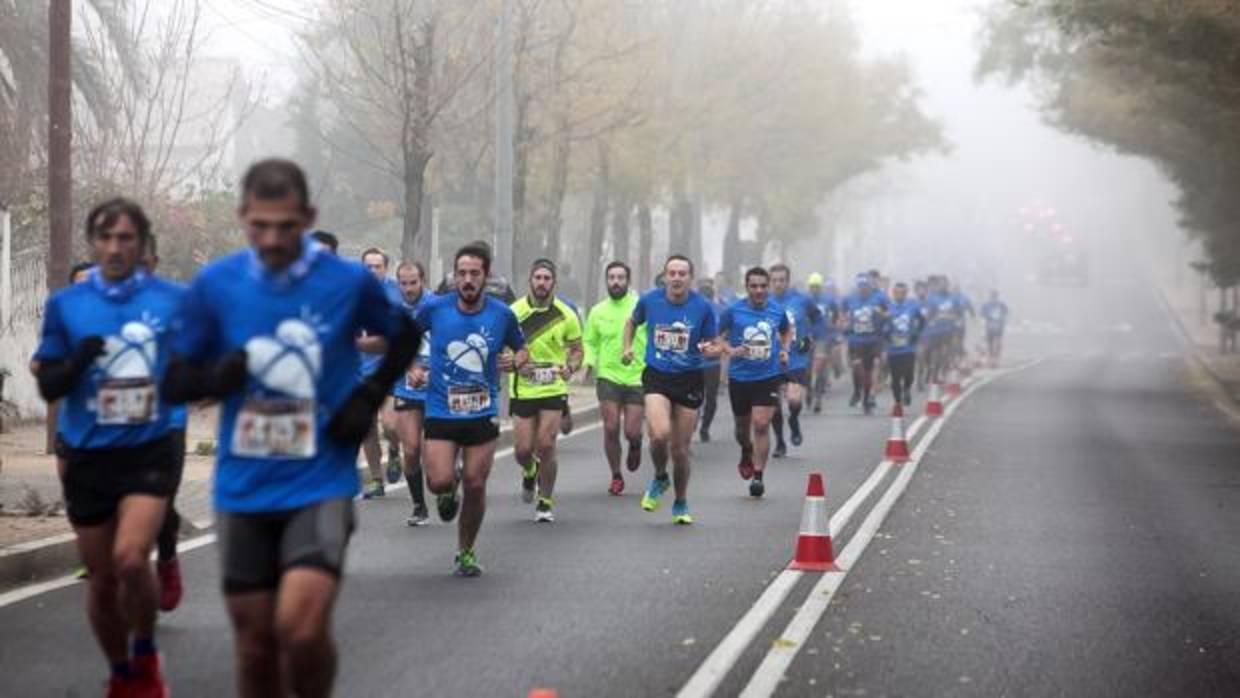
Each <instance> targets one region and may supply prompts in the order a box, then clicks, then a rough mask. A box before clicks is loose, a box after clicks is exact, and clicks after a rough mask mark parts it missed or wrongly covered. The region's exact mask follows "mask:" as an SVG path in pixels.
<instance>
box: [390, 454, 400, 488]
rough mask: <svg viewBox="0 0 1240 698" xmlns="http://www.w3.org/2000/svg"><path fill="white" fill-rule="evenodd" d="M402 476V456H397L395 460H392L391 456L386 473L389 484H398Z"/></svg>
mask: <svg viewBox="0 0 1240 698" xmlns="http://www.w3.org/2000/svg"><path fill="white" fill-rule="evenodd" d="M402 474H403V470H402V469H401V466H400V454H397V455H396V457H395V458H392V457H390V456H389V457H388V462H387V472H386V475H387V481H388V484H389V485H395V484H396V483H398V482H400V476H401V475H402Z"/></svg>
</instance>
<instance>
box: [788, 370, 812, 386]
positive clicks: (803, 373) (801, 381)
mask: <svg viewBox="0 0 1240 698" xmlns="http://www.w3.org/2000/svg"><path fill="white" fill-rule="evenodd" d="M784 382H785V383H797V384H798V385H803V386H805V387H806V388H808V387H809V385H810V383H809V369H808V368H793V369H789V370H787V371H785V372H784Z"/></svg>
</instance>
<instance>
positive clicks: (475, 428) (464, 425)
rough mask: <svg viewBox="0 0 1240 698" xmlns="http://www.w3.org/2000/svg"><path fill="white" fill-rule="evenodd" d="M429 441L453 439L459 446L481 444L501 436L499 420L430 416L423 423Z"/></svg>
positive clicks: (424, 433) (492, 418)
mask: <svg viewBox="0 0 1240 698" xmlns="http://www.w3.org/2000/svg"><path fill="white" fill-rule="evenodd" d="M422 433H423V435H424V436H425V438H426V440H427V441H451V442H453V443H455V444H457V445H458V446H481V445H482V444H485V443H488V442H491V441H494V440H496V439H498V438H499V421H498V420H497V419H495V418H494V417H478V418H476V419H437V418H434V417H428V418H427V419H426V421H425V422H424V423H423V425H422Z"/></svg>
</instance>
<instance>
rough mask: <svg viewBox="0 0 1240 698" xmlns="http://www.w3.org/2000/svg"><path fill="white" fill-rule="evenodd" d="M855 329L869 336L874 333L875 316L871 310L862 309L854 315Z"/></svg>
mask: <svg viewBox="0 0 1240 698" xmlns="http://www.w3.org/2000/svg"><path fill="white" fill-rule="evenodd" d="M853 329H854V330H855V331H856V332H860V333H863V334H868V333H870V332H873V331H874V314H873V311H871V310H870V309H869V308H862V309H861V310H858V311H857V312H856V313H854V314H853Z"/></svg>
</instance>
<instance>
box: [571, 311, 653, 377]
mask: <svg viewBox="0 0 1240 698" xmlns="http://www.w3.org/2000/svg"><path fill="white" fill-rule="evenodd" d="M636 305H637V294H635V293H629V294H628V295H626V296H625V297H623V298H621V299H620V300H615V299H612V298H604V299H603V300H601V301H599V302H598V303H596V304H595V305H594V307H593V308H590V315H589V317H587V318H586V333H585V340H584V342H583V344H584V345H585V350H586V364H588V365H589V366H591V367H593V368H594V374H595V375H596V376H598V377H599V378H602V379H604V380H608V381H611V382H612V383H615V384H616V385H623V386H627V387H630V388H633V387H639V386H640V385H641V384H642V369H644V368H645V367H646V363H645V360H644V357H645V356H646V330H645V325H641V326H639V327H638V328H637V330H636V331H635V332H634V333H633V363H631V364H629V365H628V366H625V365H624V362H622V361H621V360H620V355H621V354H623V353H624V323H625V321H626V320H628V319H629V318H630V317H632V316H633V308H634V306H636Z"/></svg>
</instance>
